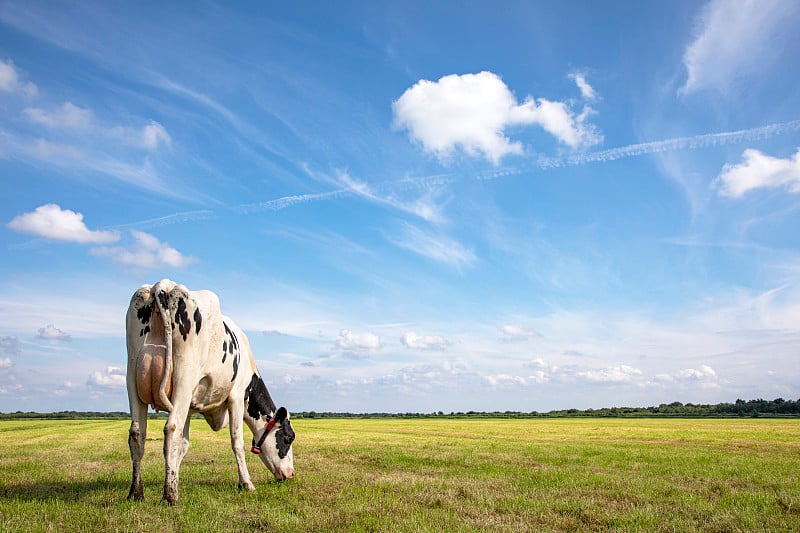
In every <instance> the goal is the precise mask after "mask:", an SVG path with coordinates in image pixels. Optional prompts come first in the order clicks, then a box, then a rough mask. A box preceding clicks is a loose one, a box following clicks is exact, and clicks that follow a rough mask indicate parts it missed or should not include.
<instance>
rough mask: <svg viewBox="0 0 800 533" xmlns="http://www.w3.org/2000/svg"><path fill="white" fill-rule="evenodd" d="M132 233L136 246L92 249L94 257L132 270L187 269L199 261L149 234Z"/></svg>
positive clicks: (134, 231) (135, 231)
mask: <svg viewBox="0 0 800 533" xmlns="http://www.w3.org/2000/svg"><path fill="white" fill-rule="evenodd" d="M130 233H131V235H132V236H133V238H134V241H135V242H134V244H132V245H130V246H112V247H99V248H92V250H91V253H92V255H94V256H97V257H109V258H111V259H112V260H113V261H114V262H116V263H119V264H121V265H123V266H126V267H129V268H132V269H154V268H163V267H172V268H185V267H187V266H188V265H190V264H192V263H195V262H196V261H197V259H196V258H194V257H191V256H186V255H183V254H182V253H180V252H179V251H178V250H176V249H175V248H173V247H172V246H170V245H169V244H167V243H164V242H161V241H160V240H158V239H157V238H156V237H154V236H153V235H150V234H149V233H145V232H143V231H137V230H130Z"/></svg>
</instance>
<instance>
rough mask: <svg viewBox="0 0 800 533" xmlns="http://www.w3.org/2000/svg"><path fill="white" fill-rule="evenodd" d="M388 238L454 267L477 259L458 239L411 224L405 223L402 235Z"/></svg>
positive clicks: (465, 265) (396, 243) (398, 244)
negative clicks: (427, 231)
mask: <svg viewBox="0 0 800 533" xmlns="http://www.w3.org/2000/svg"><path fill="white" fill-rule="evenodd" d="M390 240H391V241H392V243H394V244H395V245H396V246H399V247H401V248H405V249H406V250H410V251H412V252H414V253H416V254H419V255H421V256H424V257H427V258H428V259H433V260H434V261H438V262H440V263H445V264H447V265H450V266H453V267H456V268H462V267H468V266H471V265H472V264H473V263H475V261H476V260H477V258H476V257H475V254H474V253H473V252H472V250H469V249H467V248H465V247H464V246H463V245H462V244H461V243H459V242H458V241H455V240H453V239H450V238H449V237H445V236H443V235H431V234H429V233H426V232H425V231H423V230H421V229H420V228H418V227H416V226H412V225H411V224H405V230H404V232H403V235H402V236H400V237H398V238H393V239H390Z"/></svg>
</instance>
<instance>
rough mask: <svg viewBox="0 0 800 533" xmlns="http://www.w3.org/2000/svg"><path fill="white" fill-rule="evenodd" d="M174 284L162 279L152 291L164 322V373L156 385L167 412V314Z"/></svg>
mask: <svg viewBox="0 0 800 533" xmlns="http://www.w3.org/2000/svg"><path fill="white" fill-rule="evenodd" d="M165 282H166V283H165ZM174 286H175V284H174V283H172V282H170V281H169V280H162V281H160V282H158V283H157V284H156V287H155V289H156V290H155V291H154V292H155V303H156V308H157V309H158V312H159V314H160V315H161V321H162V322H163V324H164V344H165V345H166V349H167V353H166V355H165V357H164V374H163V375H162V376H161V383H159V385H158V400H159V402H160V403H161V405H162V406H164V408H165V409H166V410H167V411H169V412H172V401H170V399H169V394H167V385H168V384H170V383H171V382H172V320H171V319H170V316H169V309H170V305H169V299H170V292H171V291H172V289H173V288H174Z"/></svg>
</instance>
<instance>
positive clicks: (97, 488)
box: [0, 479, 130, 502]
mask: <svg viewBox="0 0 800 533" xmlns="http://www.w3.org/2000/svg"><path fill="white" fill-rule="evenodd" d="M129 487H130V483H129V482H125V481H121V480H109V479H97V480H90V481H51V482H34V483H29V484H21V483H17V484H12V485H1V486H0V499H17V500H23V501H30V502H47V501H53V500H58V501H62V502H83V501H88V500H94V499H96V500H98V501H106V500H108V495H109V494H113V495H121V498H122V499H124V497H125V496H126V495H127V494H128V489H129Z"/></svg>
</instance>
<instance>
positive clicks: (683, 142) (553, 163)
mask: <svg viewBox="0 0 800 533" xmlns="http://www.w3.org/2000/svg"><path fill="white" fill-rule="evenodd" d="M796 131H800V120H792V121H790V122H779V123H775V124H768V125H766V126H760V127H758V128H750V129H746V130H736V131H725V132H720V133H706V134H703V135H695V136H692V137H676V138H674V139H664V140H661V141H651V142H646V143H638V144H629V145H627V146H620V147H618V148H610V149H608V150H602V151H599V152H588V153H583V154H574V155H571V156H567V157H549V156H544V155H540V156H538V158H537V159H536V161H535V162H532V163H530V164H529V165H527V166H523V167H505V168H496V169H493V170H489V171H486V172H483V173H481V174H480V175H479V176H478V179H480V180H493V179H498V178H502V177H505V176H511V175H516V174H521V173H523V172H527V171H530V170H534V169H538V170H548V169H551V168H563V167H567V166H576V165H586V164H589V163H605V162H608V161H616V160H617V159H625V158H627V157H638V156H642V155H646V154H654V153H660V152H673V151H677V150H697V149H699V148H707V147H709V146H722V145H726V144H738V143H742V142H750V141H756V140H760V139H768V138H771V137H774V136H776V135H784V134H786V133H793V132H796Z"/></svg>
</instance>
